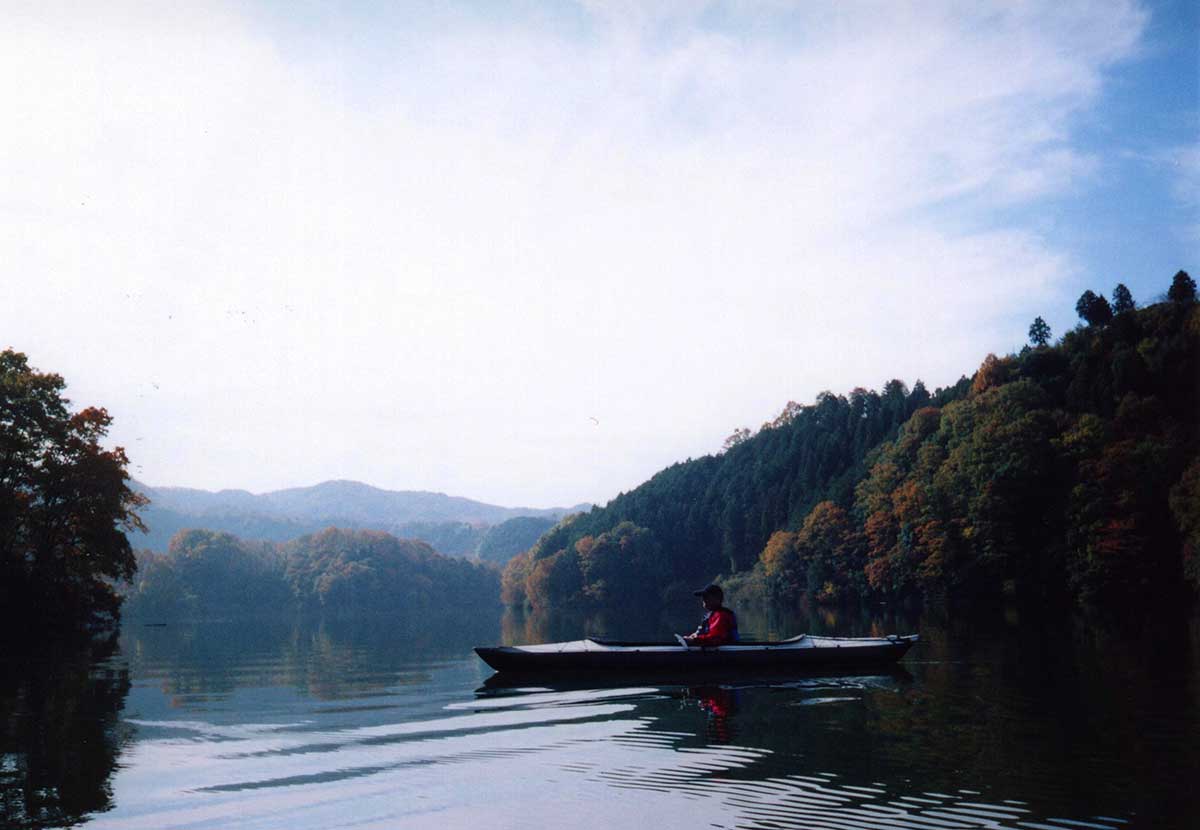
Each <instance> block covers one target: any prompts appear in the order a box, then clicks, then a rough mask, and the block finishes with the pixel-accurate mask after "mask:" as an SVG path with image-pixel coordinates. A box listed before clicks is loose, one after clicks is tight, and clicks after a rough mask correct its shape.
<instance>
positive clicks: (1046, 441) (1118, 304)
mask: <svg viewBox="0 0 1200 830" xmlns="http://www.w3.org/2000/svg"><path fill="white" fill-rule="evenodd" d="M1197 308H1198V307H1197V304H1196V292H1195V283H1194V282H1193V281H1192V280H1191V278H1190V277H1188V275H1187V274H1186V273H1184V272H1180V273H1179V274H1177V275H1176V277H1175V280H1174V282H1173V283H1172V285H1171V288H1170V291H1169V292H1168V296H1167V298H1166V300H1165V301H1164V302H1160V303H1157V304H1155V305H1152V306H1150V307H1148V308H1144V309H1139V308H1137V307H1136V304H1135V303H1134V301H1133V298H1132V296H1131V295H1130V294H1129V292H1128V290H1127V289H1125V288H1124V286H1118V288H1117V290H1116V291H1115V292H1114V293H1113V303H1112V304H1111V305H1110V304H1109V303H1108V301H1107V300H1105V299H1104V298H1103V297H1099V296H1097V295H1096V294H1094V293H1093V292H1091V291H1089V292H1086V293H1085V294H1084V296H1083V297H1081V298H1080V301H1079V304H1078V305H1077V307H1076V310H1077V311H1078V313H1079V315H1080V317H1081V318H1082V320H1083V323H1084V324H1083V325H1081V326H1079V327H1078V328H1076V329H1074V330H1072V331H1070V332H1068V333H1067V334H1066V335H1065V336H1064V337H1063V338H1062V339H1061V341H1059V342H1058V343H1057V344H1053V345H1052V344H1051V343H1050V330H1049V327H1048V326H1047V325H1046V324H1045V322H1044V321H1043V320H1042V319H1041V318H1038V319H1037V320H1035V321H1034V324H1033V326H1031V327H1030V339H1031V343H1032V345H1031V346H1029V347H1026V348H1024V349H1023V350H1022V351H1021V352H1020V353H1019V354H1013V355H1008V356H1006V357H1003V358H997V357H995V356H994V355H989V356H988V358H987V359H986V360H985V361H984V363H983V365H982V366H980V368H979V370H978V371H977V372H976V373H975V374H974V376H973V377H972V378H971V379H969V380H968V379H966V378H964V379H963V380H962V381H960V382H959V383H958V384H956V385H955V386H954V387H952V388H948V389H941V390H938V391H937V392H936V393H935V394H933V395H930V394H929V393H928V392H927V391H926V390H925V389H924V387H923V386H922V385H921V384H920V383H919V382H918V383H917V384H916V385H915V386H914V388H913V389H912V390H911V391H909V390H907V389H906V388H905V387H904V384H902V383H900V382H899V381H892V382H890V383H888V384H887V385H886V386H885V387H884V390H883V392H882V393H881V394H876V393H874V392H868V391H866V390H862V389H857V390H855V391H854V392H852V393H851V394H850V395H849V396H839V395H833V394H830V393H823V394H822V395H820V396H819V397H818V399H817V401H816V402H815V403H814V404H812V405H808V406H797V405H795V404H789V405H788V407H787V408H786V409H785V410H784V412H783V413H782V414H781V415H780V417H779V418H778V419H776V420H775V421H773V422H771V423H769V424H764V425H763V427H762V429H760V430H759V431H758V433H757V434H751V433H750V432H749V431H748V430H740V431H739V432H737V433H735V434H734V435H733V436H731V438H730V440H729V441H728V442H727V445H726V449H725V451H724V452H722V453H721V454H719V455H716V456H707V457H704V458H700V459H696V460H689V461H687V462H685V463H681V464H676V465H674V466H672V467H670V468H668V469H666V470H663V471H662V472H660V473H659V474H657V475H656V476H654V477H653V478H652V479H650V480H649V481H648V482H646V483H645V484H643V485H642V486H640V487H638V488H637V489H636V490H633V491H632V492H630V493H626V494H622V495H620V496H618V497H617V498H616V499H614V500H613V501H612V502H611V503H609V504H608V505H607V506H606V507H604V508H603V509H593V510H592V511H591V512H590V513H586V514H581V515H578V516H575V517H571V518H569V519H567V520H564V521H563V522H562V523H560V524H559V525H557V526H556V527H555V528H554V529H553V530H551V531H550V532H549V533H547V534H546V535H545V536H544V537H542V539H540V540H539V541H538V543H537V544H536V545H535V546H534V547H533V548H531V549H530V550H529V551H527V552H526V553H523V554H521V555H520V556H518V557H516V558H514V559H513V560H512V561H511V562H510V563H509V566H508V567H507V569H506V570H505V573H504V576H503V597H504V600H505V601H506V602H508V603H510V604H521V603H527V604H529V605H531V606H533V607H534V608H545V607H564V606H566V607H569V606H599V607H605V606H614V605H620V604H622V603H625V602H628V601H630V600H642V599H646V598H651V597H657V598H660V599H661V598H667V599H670V598H672V596H674V595H676V594H678V593H680V592H681V590H682V589H684V588H691V587H693V586H694V585H696V584H698V583H700V582H703V581H706V580H708V579H711V578H713V577H714V576H715V575H719V574H724V575H725V576H724V580H725V581H726V583H727V585H728V586H729V587H732V588H734V589H735V590H740V591H742V592H744V595H760V596H761V595H769V596H772V597H774V598H777V599H785V600H790V599H795V598H797V597H798V596H800V595H802V594H809V595H815V596H816V597H817V598H818V599H828V600H834V599H842V598H854V599H883V598H887V599H900V598H909V597H917V598H922V599H934V598H936V599H946V600H949V601H951V602H977V601H983V600H988V599H993V598H997V597H1000V596H1002V595H1006V594H1007V595H1012V596H1016V597H1023V598H1028V599H1034V600H1039V601H1047V600H1076V601H1082V602H1085V603H1089V604H1099V605H1102V606H1109V607H1111V606H1114V605H1116V604H1126V605H1134V606H1145V605H1147V604H1148V603H1151V602H1161V601H1162V600H1163V599H1164V598H1171V597H1182V596H1183V595H1185V594H1186V593H1187V591H1188V590H1189V589H1193V590H1194V588H1195V587H1197V586H1198V585H1200V461H1197V438H1198V432H1200V311H1198V310H1197Z"/></svg>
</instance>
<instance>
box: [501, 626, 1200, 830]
mask: <svg viewBox="0 0 1200 830" xmlns="http://www.w3.org/2000/svg"><path fill="white" fill-rule="evenodd" d="M739 616H740V617H741V619H742V620H743V622H742V627H743V630H744V631H748V632H750V633H752V634H753V635H754V636H756V637H758V636H761V637H764V638H767V637H769V638H776V637H784V636H790V635H792V634H795V633H800V632H802V631H811V632H814V633H837V634H849V635H872V634H883V633H891V632H894V631H919V632H920V635H921V643H920V645H919V646H918V647H917V648H916V649H914V650H913V652H911V653H910V655H909V657H908V658H907V659H906V661H905V662H904V664H903V665H904V666H905V667H906V669H907V671H906V672H905V673H904V674H903V675H902V676H900V677H898V678H884V677H880V678H870V677H857V678H856V677H843V678H827V679H819V678H818V679H814V678H808V679H804V680H803V681H799V682H788V681H786V680H783V681H778V680H776V681H766V682H763V683H758V684H749V685H747V684H744V683H742V682H740V681H739V678H725V679H718V680H716V681H715V682H710V681H708V680H707V679H706V680H705V681H704V682H703V683H702V684H697V685H693V686H688V687H675V688H673V689H670V690H668V689H666V688H662V687H660V688H659V690H658V691H659V693H661V694H667V695H670V696H671V697H672V698H673V699H675V700H678V701H680V704H679V705H678V706H668V707H661V706H660V707H654V706H650V707H649V708H645V709H643V710H640V711H639V714H643V715H647V716H649V717H651V718H652V721H651V723H652V725H651V726H650V727H649V728H650V730H651V731H652V732H654V733H657V734H661V735H662V736H664V738H665V737H668V736H669V737H670V738H671V740H672V742H675V743H677V744H678V746H680V747H682V748H684V749H686V750H689V751H693V750H694V751H699V750H701V749H703V748H705V747H713V746H720V745H723V744H729V743H733V744H736V745H737V746H740V747H748V748H751V749H753V750H759V751H763V754H762V755H761V756H759V757H758V760H756V761H754V762H753V763H750V764H748V765H746V766H744V767H739V768H737V769H724V770H721V771H720V772H719V776H720V777H722V778H723V779H730V780H745V781H758V780H763V779H764V778H772V777H775V776H783V775H789V774H792V773H795V772H796V771H797V770H808V771H811V772H818V773H821V774H826V773H828V774H833V775H836V776H838V777H840V778H841V779H842V780H845V781H850V782H859V783H862V784H870V783H872V782H880V783H881V784H883V785H884V786H885V787H886V789H887V791H888V792H892V793H897V792H899V793H914V792H924V791H929V792H942V793H955V792H958V791H959V790H960V788H962V787H975V788H977V789H981V788H986V789H987V791H988V792H989V793H991V794H993V795H998V796H1002V797H1004V798H1029V799H1031V800H1032V801H1034V802H1036V804H1037V806H1038V809H1039V810H1041V811H1047V812H1048V814H1051V815H1053V814H1056V811H1057V814H1060V815H1072V814H1074V815H1078V814H1079V810H1080V805H1087V809H1088V810H1089V811H1090V813H1091V814H1092V815H1113V816H1127V817H1128V816H1130V815H1131V814H1133V815H1136V816H1138V826H1149V827H1175V826H1192V825H1188V824H1186V823H1184V824H1178V823H1177V822H1178V821H1179V819H1180V817H1182V816H1192V817H1193V818H1194V817H1195V816H1196V815H1200V793H1198V792H1197V790H1196V788H1195V786H1194V782H1196V781H1200V676H1198V674H1200V673H1198V669H1200V620H1198V619H1196V618H1193V619H1192V620H1190V621H1186V620H1181V619H1178V618H1177V619H1175V620H1173V621H1171V622H1168V623H1165V624H1162V625H1158V626H1153V627H1147V628H1144V629H1141V630H1136V629H1135V630H1134V631H1132V632H1130V631H1128V630H1125V631H1117V630H1116V629H1115V628H1114V627H1111V626H1105V625H1101V624H1098V623H1097V622H1096V621H1094V620H1088V619H1084V618H1069V617H1068V618H1062V617H1059V618H1054V619H1043V618H1031V617H1029V616H1028V615H1027V614H1021V613H1018V612H1016V611H1011V610H1010V611H1008V612H1007V613H1002V614H986V613H984V614H977V615H976V616H975V617H974V618H948V617H946V616H944V615H939V614H938V613H936V612H932V611H927V612H926V613H925V614H924V615H923V616H922V617H921V619H920V620H919V622H918V621H916V620H914V619H913V618H912V617H911V615H907V614H905V613H904V612H902V611H891V610H884V611H880V610H878V609H875V610H870V609H836V608H813V609H811V610H804V609H778V608H775V609H752V608H747V609H742V610H741V613H740V614H739ZM669 623H670V621H669V620H656V619H652V620H650V621H647V622H645V623H642V624H639V627H640V629H641V630H645V629H653V627H654V626H655V625H662V626H668V625H669ZM1123 625H1124V627H1125V628H1126V629H1128V628H1129V627H1130V623H1129V621H1125V622H1124V623H1123ZM613 627H614V623H613V620H612V619H607V620H605V619H599V618H596V617H590V618H589V617H571V616H566V615H553V614H550V615H537V614H533V615H529V616H526V617H521V616H518V615H509V616H506V617H505V619H504V622H503V636H504V640H505V642H539V641H546V640H559V639H570V638H574V637H579V636H583V635H585V634H593V633H596V634H600V633H604V632H606V631H608V630H613ZM616 630H617V632H618V633H619V634H622V635H623V634H624V633H625V632H624V630H622V629H621V628H620V626H619V624H618V625H617V626H616ZM668 630H669V628H668ZM813 764H816V765H818V766H815V767H814V766H813Z"/></svg>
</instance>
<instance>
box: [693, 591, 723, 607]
mask: <svg viewBox="0 0 1200 830" xmlns="http://www.w3.org/2000/svg"><path fill="white" fill-rule="evenodd" d="M694 593H695V595H696V596H698V597H700V602H702V603H703V604H704V610H705V611H716V610H717V609H718V608H720V607H721V604H722V603H723V602H725V592H724V591H722V590H721V586H720V585H707V586H705V587H704V588H702V589H700V590H699V591H695V592H694Z"/></svg>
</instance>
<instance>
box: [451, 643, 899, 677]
mask: <svg viewBox="0 0 1200 830" xmlns="http://www.w3.org/2000/svg"><path fill="white" fill-rule="evenodd" d="M916 641H917V635H916V634H909V635H907V636H903V637H900V636H896V635H895V634H893V635H891V636H889V637H812V636H809V635H807V634H801V635H800V636H798V637H792V638H791V639H790V640H781V641H779V642H748V641H742V642H739V643H734V644H732V645H727V646H716V647H713V648H689V647H687V646H685V645H681V644H680V643H634V642H622V641H618V640H597V639H594V638H589V639H586V640H572V641H570V642H565V643H546V644H544V645H536V646H496V647H493V648H477V649H475V653H476V654H478V655H479V656H480V658H481V659H482V660H483V662H485V663H487V664H488V665H489V666H491V667H492V668H493V669H495V670H496V671H500V672H542V671H603V672H629V671H636V672H645V671H712V670H726V669H753V670H772V669H775V670H778V669H789V670H791V669H800V670H815V669H835V668H845V667H857V666H883V665H887V664H889V663H894V662H896V661H897V660H899V659H900V658H901V657H903V656H904V653H905V652H906V651H908V650H909V648H911V647H912V645H913V643H915V642H916Z"/></svg>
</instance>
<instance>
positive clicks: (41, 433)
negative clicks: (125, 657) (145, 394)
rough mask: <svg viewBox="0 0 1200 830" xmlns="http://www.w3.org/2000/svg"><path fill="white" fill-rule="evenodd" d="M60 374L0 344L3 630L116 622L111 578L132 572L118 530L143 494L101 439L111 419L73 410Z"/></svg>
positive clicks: (133, 517)
mask: <svg viewBox="0 0 1200 830" xmlns="http://www.w3.org/2000/svg"><path fill="white" fill-rule="evenodd" d="M65 388H66V383H65V381H64V380H63V379H62V377H61V376H59V375H56V374H50V373H43V372H39V371H38V370H36V369H34V368H32V367H30V365H29V361H28V359H27V358H26V356H25V355H24V354H22V353H20V352H16V351H13V350H12V349H5V350H4V351H0V615H2V616H3V617H4V618H5V622H6V623H8V626H6V628H8V629H9V630H25V629H26V628H28V627H33V628H35V629H37V630H39V631H42V630H56V631H63V630H78V629H86V628H93V627H98V626H105V625H108V624H111V623H112V622H114V621H115V620H116V618H117V616H118V614H119V611H120V597H119V595H118V593H117V592H116V591H115V590H114V587H113V585H114V583H115V582H116V581H118V580H122V579H128V578H130V577H131V576H132V575H133V571H134V566H135V561H134V556H133V551H132V550H131V548H130V545H129V542H128V541H127V540H126V537H125V534H124V532H123V531H127V530H128V531H132V530H136V529H138V528H140V527H141V522H140V520H139V519H138V515H137V512H136V511H137V510H138V508H139V507H141V505H142V504H143V503H144V500H143V499H142V498H141V497H140V496H139V495H138V494H137V493H135V492H133V491H132V490H131V489H130V488H129V486H128V482H129V476H128V474H127V472H126V467H127V466H128V463H129V462H128V459H127V458H126V457H125V452H124V450H122V449H121V448H120V447H117V448H115V449H113V450H106V449H104V448H103V447H102V446H101V444H100V442H101V441H102V440H103V439H104V437H105V435H106V434H107V432H108V427H109V426H110V424H111V423H112V419H111V418H110V417H109V415H108V413H107V412H106V411H105V410H103V409H99V408H95V407H87V408H85V409H82V410H80V411H78V412H72V411H71V409H70V403H71V402H70V401H69V400H67V399H66V398H65V397H64V396H63V391H64V389H65Z"/></svg>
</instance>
